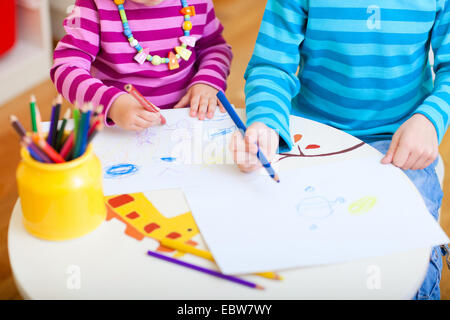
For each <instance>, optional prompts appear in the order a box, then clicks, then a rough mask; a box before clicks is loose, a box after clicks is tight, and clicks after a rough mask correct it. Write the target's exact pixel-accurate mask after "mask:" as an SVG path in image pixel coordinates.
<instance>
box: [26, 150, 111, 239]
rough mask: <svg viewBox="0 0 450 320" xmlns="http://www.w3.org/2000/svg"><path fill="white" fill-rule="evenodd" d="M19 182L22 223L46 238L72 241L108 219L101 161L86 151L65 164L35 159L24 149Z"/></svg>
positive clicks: (29, 229)
mask: <svg viewBox="0 0 450 320" xmlns="http://www.w3.org/2000/svg"><path fill="white" fill-rule="evenodd" d="M21 155H22V161H21V162H20V164H19V167H18V168H17V185H18V189H19V197H20V202H21V205H22V212H23V224H24V226H25V228H26V230H27V231H28V232H29V233H31V234H32V235H34V236H36V237H38V238H41V239H45V240H69V239H74V238H78V237H81V236H83V235H85V234H87V233H89V232H91V231H93V230H95V229H96V228H97V227H98V226H99V225H100V224H101V223H102V222H103V221H104V220H105V218H106V206H105V202H104V198H103V191H102V168H101V164H100V160H99V159H98V158H97V156H96V155H95V154H94V152H93V150H92V146H91V145H90V146H89V147H88V149H87V151H86V153H85V154H84V155H83V156H81V157H80V158H77V159H75V160H72V161H69V162H66V163H62V164H45V163H41V162H38V161H36V160H34V159H33V158H32V157H31V156H30V154H29V153H28V150H26V149H22V150H21Z"/></svg>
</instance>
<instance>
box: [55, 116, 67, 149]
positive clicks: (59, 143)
mask: <svg viewBox="0 0 450 320" xmlns="http://www.w3.org/2000/svg"><path fill="white" fill-rule="evenodd" d="M69 118H70V109H67V110H66V113H64V118H63V121H62V123H61V127H60V128H59V130H58V133H57V134H56V141H55V147H56V149H57V150H58V151H59V150H60V149H61V147H62V141H63V137H64V130H65V129H66V124H67V121H68V120H69Z"/></svg>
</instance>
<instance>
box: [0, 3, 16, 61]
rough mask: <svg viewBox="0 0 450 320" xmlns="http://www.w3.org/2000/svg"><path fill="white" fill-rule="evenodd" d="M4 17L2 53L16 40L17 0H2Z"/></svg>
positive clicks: (2, 21) (2, 22)
mask: <svg viewBox="0 0 450 320" xmlns="http://www.w3.org/2000/svg"><path fill="white" fill-rule="evenodd" d="M1 2H2V3H1V9H2V10H1V11H2V18H1V19H0V30H2V37H1V39H0V55H2V54H4V53H6V52H7V51H9V49H11V48H12V47H13V46H14V43H15V42H16V1H15V0H1Z"/></svg>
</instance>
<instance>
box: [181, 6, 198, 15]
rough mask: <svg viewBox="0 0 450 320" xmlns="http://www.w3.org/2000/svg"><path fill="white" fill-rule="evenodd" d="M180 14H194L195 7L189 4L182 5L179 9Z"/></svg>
mask: <svg viewBox="0 0 450 320" xmlns="http://www.w3.org/2000/svg"><path fill="white" fill-rule="evenodd" d="M180 12H181V14H182V15H184V16H185V15H190V16H192V17H193V16H195V7H194V6H189V7H184V8H183V9H181V10H180Z"/></svg>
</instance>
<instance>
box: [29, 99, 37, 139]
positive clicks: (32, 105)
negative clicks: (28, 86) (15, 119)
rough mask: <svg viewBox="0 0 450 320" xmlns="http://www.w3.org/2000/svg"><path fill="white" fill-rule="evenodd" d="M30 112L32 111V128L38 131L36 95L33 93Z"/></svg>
mask: <svg viewBox="0 0 450 320" xmlns="http://www.w3.org/2000/svg"><path fill="white" fill-rule="evenodd" d="M30 113H31V128H32V130H33V132H37V124H36V97H35V96H34V94H33V95H31V98H30Z"/></svg>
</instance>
